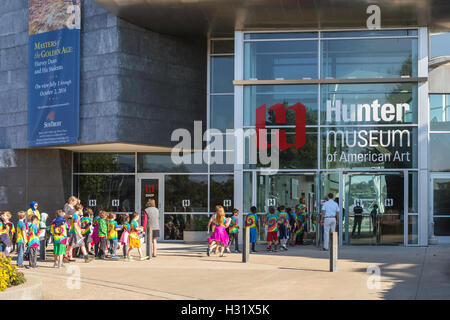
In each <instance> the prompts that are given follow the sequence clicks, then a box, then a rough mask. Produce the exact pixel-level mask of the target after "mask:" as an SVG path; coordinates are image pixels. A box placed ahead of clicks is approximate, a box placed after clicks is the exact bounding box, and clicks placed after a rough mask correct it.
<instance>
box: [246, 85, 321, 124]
mask: <svg viewBox="0 0 450 320" xmlns="http://www.w3.org/2000/svg"><path fill="white" fill-rule="evenodd" d="M317 95H318V86H317V85H279V86H246V87H245V88H244V125H247V126H254V125H255V121H256V109H257V108H259V107H261V106H262V105H264V104H265V105H266V111H267V113H266V124H267V125H277V123H276V122H275V113H274V112H273V111H272V110H270V109H269V108H270V107H271V106H273V105H274V104H276V103H281V104H283V105H284V106H285V107H286V108H288V107H290V106H292V105H294V104H296V103H299V102H300V103H302V104H303V105H304V106H305V107H306V124H307V125H315V124H317V109H318V107H317ZM295 119H296V118H295V112H294V111H292V110H287V111H286V123H278V125H283V124H290V125H293V124H295Z"/></svg>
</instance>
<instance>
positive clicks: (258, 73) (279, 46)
mask: <svg viewBox="0 0 450 320" xmlns="http://www.w3.org/2000/svg"><path fill="white" fill-rule="evenodd" d="M317 51H318V41H317V40H306V41H305V40H304V41H259V42H246V43H245V66H244V67H245V71H244V77H245V79H246V80H277V79H284V80H287V79H305V78H309V79H317V78H318V74H317V70H318V67H317V64H318V62H317V60H318V56H317Z"/></svg>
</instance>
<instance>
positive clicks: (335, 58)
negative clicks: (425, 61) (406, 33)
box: [321, 38, 417, 79]
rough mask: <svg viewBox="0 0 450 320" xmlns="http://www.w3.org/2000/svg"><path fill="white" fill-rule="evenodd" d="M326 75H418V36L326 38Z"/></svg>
mask: <svg viewBox="0 0 450 320" xmlns="http://www.w3.org/2000/svg"><path fill="white" fill-rule="evenodd" d="M321 70H322V75H321V76H322V78H324V79H326V78H335V79H351V78H399V77H402V76H409V77H416V76H417V39H413V38H406V39H355V40H353V39H342V40H324V41H322V68H321Z"/></svg>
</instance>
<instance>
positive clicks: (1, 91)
mask: <svg viewBox="0 0 450 320" xmlns="http://www.w3.org/2000/svg"><path fill="white" fill-rule="evenodd" d="M82 3H83V6H82V32H81V79H80V81H81V83H80V84H81V86H80V87H81V92H80V101H81V105H80V143H81V144H91V143H104V142H130V143H141V144H148V145H162V146H169V145H171V144H170V134H171V132H172V131H173V130H174V129H176V128H180V127H182V128H190V127H192V126H193V121H194V120H203V121H204V122H205V121H206V40H205V39H204V38H196V39H192V38H178V37H173V36H169V35H162V34H158V33H155V32H151V31H148V30H145V29H142V28H138V27H136V26H134V25H132V24H130V23H128V22H125V21H123V20H121V19H119V18H117V17H116V16H114V15H113V14H111V13H108V12H107V11H105V10H104V9H102V8H101V7H100V6H99V5H97V4H96V3H94V2H93V0H85V1H83V2H82ZM27 46H28V0H2V1H1V2H0V96H1V99H0V148H1V149H6V148H13V149H20V148H27V146H28V142H27V109H28V105H27V104H28V98H27V95H28V94H27V88H28V83H27V82H28V79H27V78H28V76H27V68H28V55H27V54H28V51H27V50H28V49H27Z"/></svg>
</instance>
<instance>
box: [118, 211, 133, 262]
mask: <svg viewBox="0 0 450 320" xmlns="http://www.w3.org/2000/svg"><path fill="white" fill-rule="evenodd" d="M129 221H130V216H129V215H128V214H126V215H124V217H123V223H122V229H123V232H122V236H121V237H120V243H121V244H122V248H123V258H124V259H126V258H127V257H128V247H129V246H128V237H129V235H130V227H131V226H130V223H129Z"/></svg>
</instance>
